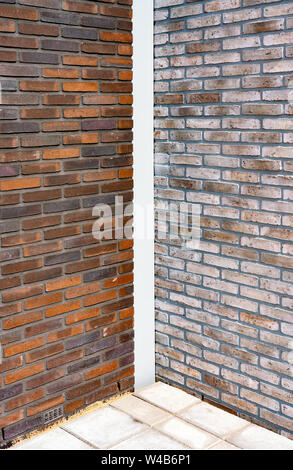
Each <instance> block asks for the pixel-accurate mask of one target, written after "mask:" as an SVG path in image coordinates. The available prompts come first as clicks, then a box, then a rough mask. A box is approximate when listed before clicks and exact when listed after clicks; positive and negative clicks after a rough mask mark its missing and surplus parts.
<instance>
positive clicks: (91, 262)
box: [0, 0, 133, 441]
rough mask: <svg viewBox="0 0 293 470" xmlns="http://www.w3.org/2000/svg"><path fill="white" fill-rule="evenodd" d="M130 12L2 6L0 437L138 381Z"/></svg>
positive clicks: (110, 6)
mask: <svg viewBox="0 0 293 470" xmlns="http://www.w3.org/2000/svg"><path fill="white" fill-rule="evenodd" d="M131 4H132V0H104V1H98V2H96V1H75V0H63V1H61V0H60V1H59V0H18V1H16V0H6V1H1V2H0V17H1V19H0V31H1V33H0V60H1V65H0V75H1V83H2V105H1V110H0V119H1V121H0V132H1V136H0V148H1V160H0V161H1V164H0V177H1V181H0V190H1V194H0V203H1V208H0V215H1V221H0V235H1V252H0V260H1V278H0V289H1V306H0V326H1V332H0V343H1V351H2V361H1V364H0V441H1V439H2V440H4V441H9V440H11V439H13V438H15V437H17V436H18V435H20V434H23V433H25V432H28V431H30V430H32V429H34V428H36V427H41V426H42V425H43V414H42V413H43V412H44V411H45V410H49V409H51V408H52V407H54V406H56V405H61V406H62V407H63V408H64V414H66V415H67V414H70V413H72V412H74V411H75V410H78V409H80V408H82V407H84V406H86V405H88V404H90V403H93V402H95V401H98V400H101V399H104V398H106V397H109V396H111V395H114V394H116V393H118V392H119V391H126V390H130V389H131V388H132V386H133V341H132V338H133V330H132V327H133V307H132V306H133V299H132V268H133V264H132V256H133V253H132V243H131V242H128V241H115V240H114V241H112V240H110V241H105V242H98V241H97V240H96V239H95V238H93V236H92V225H93V222H94V217H93V216H92V208H93V206H94V205H95V204H98V203H100V202H103V203H108V204H113V202H114V198H115V195H123V196H124V200H125V202H127V201H131V200H132V167H131V165H132V155H131V152H132V132H131V129H132V107H131V106H132V84H131V80H132V72H131V65H132V61H131V56H132V47H131V42H132V35H131V28H132V23H131V13H132V11H131Z"/></svg>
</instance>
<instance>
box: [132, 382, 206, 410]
mask: <svg viewBox="0 0 293 470" xmlns="http://www.w3.org/2000/svg"><path fill="white" fill-rule="evenodd" d="M134 395H135V396H136V397H138V398H141V399H142V400H145V401H147V402H149V403H152V404H153V405H155V406H158V407H160V408H163V409H164V410H166V411H169V412H170V413H178V412H179V411H182V410H184V409H185V408H187V407H188V406H192V405H195V404H196V403H201V400H200V399H199V398H195V397H193V396H192V395H189V394H188V393H186V392H183V391H182V390H179V389H178V388H175V387H171V386H170V385H167V384H165V383H163V382H156V383H155V384H153V385H150V386H149V387H145V388H143V389H141V390H138V391H136V392H135V393H134Z"/></svg>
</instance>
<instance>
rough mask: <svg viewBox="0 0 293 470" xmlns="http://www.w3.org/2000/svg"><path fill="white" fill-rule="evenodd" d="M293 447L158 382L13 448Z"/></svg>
mask: <svg viewBox="0 0 293 470" xmlns="http://www.w3.org/2000/svg"><path fill="white" fill-rule="evenodd" d="M60 449H63V450H84V449H88V450H92V449H113V450H140V449H142V450H189V449H193V450H203V449H206V450H240V449H245V450H252V449H259V450H260V449H262V450H287V449H288V450H293V441H291V440H289V439H287V438H285V437H282V436H279V435H278V434H275V433H273V432H271V431H267V430H266V429H263V428H261V427H259V426H256V425H254V424H250V423H249V422H247V421H244V420H243V419H241V418H238V417H236V416H234V415H231V414H229V413H226V412H225V411H222V410H220V409H218V408H216V407H214V406H211V405H209V404H207V403H204V402H201V401H200V400H198V399H197V398H194V397H192V396H191V395H188V394H187V393H185V392H183V391H181V390H178V389H176V388H173V387H170V386H168V385H166V384H163V383H161V382H157V383H156V384H154V385H151V386H150V387H147V388H144V389H142V390H139V391H137V392H135V393H134V394H133V395H128V396H127V397H125V398H122V399H120V400H117V401H114V402H113V403H111V405H109V406H106V407H104V408H100V409H98V410H96V411H93V412H91V413H89V414H87V415H84V416H82V417H79V418H77V419H75V420H72V421H70V422H68V423H66V424H63V425H62V426H61V427H60V428H57V429H54V430H51V431H49V432H45V433H43V434H41V435H39V436H37V437H35V438H33V439H30V440H27V441H25V442H23V443H21V444H18V445H16V446H15V447H13V448H12V450H60Z"/></svg>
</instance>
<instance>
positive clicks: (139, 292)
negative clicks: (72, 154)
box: [133, 0, 155, 388]
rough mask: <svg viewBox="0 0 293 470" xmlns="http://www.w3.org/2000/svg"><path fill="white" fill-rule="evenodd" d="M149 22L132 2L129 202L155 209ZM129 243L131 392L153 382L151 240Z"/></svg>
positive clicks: (143, 8) (147, 11)
mask: <svg viewBox="0 0 293 470" xmlns="http://www.w3.org/2000/svg"><path fill="white" fill-rule="evenodd" d="M153 23H154V5H153V1H152V0H134V2H133V27H134V29H133V44H134V76H133V85H134V203H135V205H139V206H143V207H145V208H147V207H152V208H153V206H154V181H153V171H154V170H153V168H154V144H153V142H154V126H153V101H154V88H153V81H154V77H153V68H154V67H153ZM145 210H146V209H145ZM138 222H139V221H138V219H136V218H135V220H134V231H135V234H136V233H138ZM153 224H154V222H153V220H152V221H151V227H150V226H148V232H149V233H151V234H153V233H154V230H153ZM134 238H135V241H134V307H135V327H134V331H135V387H136V388H141V387H144V386H146V385H150V384H152V383H154V381H155V325H154V239H153V235H152V237H151V239H150V238H149V237H148V239H143V240H142V239H136V237H135V235H134Z"/></svg>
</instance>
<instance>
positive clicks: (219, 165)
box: [155, 0, 293, 438]
mask: <svg viewBox="0 0 293 470" xmlns="http://www.w3.org/2000/svg"><path fill="white" fill-rule="evenodd" d="M155 6H156V11H155V19H156V22H155V33H156V34H155V44H156V47H155V56H156V58H155V67H156V70H155V79H156V83H155V87H156V97H155V103H156V108H155V114H156V123H155V127H156V134H155V135H156V205H157V207H158V208H160V209H161V210H162V211H164V210H166V206H167V203H168V202H170V201H171V202H174V201H185V202H189V203H194V204H198V205H199V207H200V213H201V242H200V247H199V249H197V247H196V248H194V245H193V243H187V244H185V245H183V244H182V243H181V241H182V240H181V241H180V240H179V241H178V242H176V240H175V241H174V240H173V241H172V240H167V241H166V242H165V243H164V242H160V240H159V239H158V243H157V246H156V250H157V256H156V296H157V301H156V308H157V375H158V377H159V378H160V379H163V380H167V381H169V382H170V383H172V384H176V385H178V386H180V387H183V388H185V389H186V390H187V391H189V392H193V393H197V394H199V395H201V396H203V397H204V398H205V399H209V400H212V401H214V402H217V403H218V404H221V405H223V406H225V407H229V408H230V409H232V410H233V411H234V412H235V413H238V414H239V415H241V416H243V415H244V416H245V417H246V418H248V419H250V420H252V421H254V422H257V423H259V424H262V425H264V426H267V427H269V428H272V429H274V430H277V431H278V432H280V433H282V434H284V435H288V436H289V437H291V438H292V437H293V420H292V418H293V407H292V404H293V395H292V392H293V380H292V378H293V353H292V349H293V314H292V307H293V275H292V267H293V246H292V241H293V231H292V228H293V218H292V211H293V191H292V186H293V176H292V175H293V173H292V171H293V165H292V157H293V151H292V142H293V133H292V130H293V119H292V109H293V108H292V99H293V94H292V88H293V82H292V74H293V61H292V55H293V50H292V40H293V3H292V1H288V0H284V1H282V2H279V1H276V0H206V1H194V0H155ZM290 82H291V85H290ZM173 220H174V219H173Z"/></svg>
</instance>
